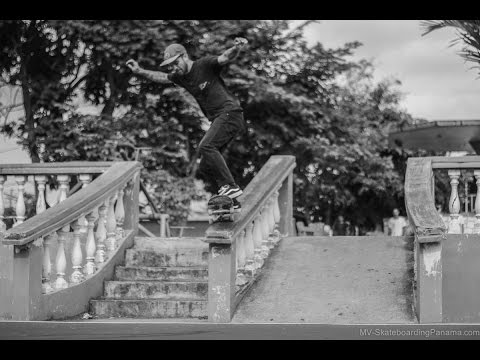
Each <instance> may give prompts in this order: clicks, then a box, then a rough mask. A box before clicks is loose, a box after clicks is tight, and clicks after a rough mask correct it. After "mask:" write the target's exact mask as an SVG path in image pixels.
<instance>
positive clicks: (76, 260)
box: [70, 220, 85, 284]
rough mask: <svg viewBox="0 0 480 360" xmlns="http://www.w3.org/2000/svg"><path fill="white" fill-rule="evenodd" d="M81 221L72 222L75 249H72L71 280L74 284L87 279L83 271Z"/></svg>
mask: <svg viewBox="0 0 480 360" xmlns="http://www.w3.org/2000/svg"><path fill="white" fill-rule="evenodd" d="M80 227H81V225H80V223H79V222H78V220H76V221H74V222H73V223H72V228H73V249H72V268H73V272H72V275H70V282H71V283H72V284H78V283H80V282H82V281H84V280H85V276H84V275H83V273H82V261H83V254H82V248H81V246H80Z"/></svg>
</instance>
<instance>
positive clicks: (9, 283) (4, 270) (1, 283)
mask: <svg viewBox="0 0 480 360" xmlns="http://www.w3.org/2000/svg"><path fill="white" fill-rule="evenodd" d="M12 287H13V245H2V244H0V309H2V310H1V311H0V319H10V315H8V314H9V312H10V310H9V309H10V305H11V303H12V291H11V289H12Z"/></svg>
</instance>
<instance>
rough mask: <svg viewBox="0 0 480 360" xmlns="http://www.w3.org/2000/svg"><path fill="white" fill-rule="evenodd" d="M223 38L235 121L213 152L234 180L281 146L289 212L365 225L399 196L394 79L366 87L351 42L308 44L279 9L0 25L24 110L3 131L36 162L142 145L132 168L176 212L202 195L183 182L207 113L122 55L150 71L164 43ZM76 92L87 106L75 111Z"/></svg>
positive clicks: (199, 43)
mask: <svg viewBox="0 0 480 360" xmlns="http://www.w3.org/2000/svg"><path fill="white" fill-rule="evenodd" d="M307 23H308V22H307ZM6 34H8V35H6ZM236 37H245V38H247V39H248V40H249V46H248V49H247V50H246V51H244V52H242V53H241V55H240V56H239V57H238V58H237V59H236V61H235V62H234V63H233V64H231V65H229V66H227V67H226V68H225V69H224V71H223V73H222V76H223V77H224V79H225V82H226V84H227V86H228V88H229V89H230V90H231V91H232V92H233V93H234V94H235V95H236V96H237V97H238V98H239V100H240V102H241V105H242V107H243V109H244V117H245V120H246V123H247V128H248V131H247V134H245V135H243V136H239V137H238V138H237V139H235V141H234V142H233V143H232V144H231V145H230V146H229V148H228V149H227V150H226V151H225V157H226V161H227V163H228V164H229V166H230V168H231V170H232V173H233V175H234V178H235V179H236V180H237V182H238V183H239V184H240V185H241V186H246V185H247V184H248V182H249V181H250V180H251V179H252V178H253V176H255V174H256V173H257V172H258V171H259V170H260V168H261V167H262V166H263V164H264V163H265V162H266V161H267V160H268V158H269V157H270V156H271V155H275V154H292V155H295V156H296V158H297V167H296V169H295V185H296V186H295V207H296V210H298V211H303V212H306V213H308V214H309V215H312V216H314V217H319V216H323V217H326V218H327V219H326V220H327V221H328V222H330V223H331V222H332V221H333V218H334V217H335V216H336V215H337V214H340V213H343V214H344V215H345V216H346V218H347V219H349V220H351V221H352V222H355V223H356V224H359V225H362V226H364V227H365V228H367V227H373V226H374V223H375V222H378V221H379V219H381V217H382V216H385V215H386V212H388V213H389V212H390V211H391V207H394V206H397V207H401V206H402V204H403V202H402V199H403V198H402V196H403V195H402V193H403V181H402V179H403V173H401V171H399V169H400V170H401V168H402V166H404V164H405V159H406V155H405V153H402V152H400V153H398V151H397V150H395V151H397V153H395V151H394V150H391V149H390V150H389V149H388V146H387V134H388V131H389V129H391V128H392V127H397V126H402V125H404V124H407V123H409V122H411V118H410V116H409V115H408V114H406V113H405V112H403V111H401V110H400V109H399V101H400V99H401V93H400V92H399V91H398V89H397V88H398V86H399V85H400V84H399V82H396V81H393V80H386V81H384V82H381V83H379V84H375V83H374V82H373V80H372V71H373V68H372V65H371V64H369V63H368V62H365V61H361V62H353V61H349V60H348V57H349V56H350V55H352V54H353V53H354V51H355V49H357V48H358V47H359V46H361V44H360V43H358V42H353V43H347V44H345V45H344V46H342V47H340V48H338V49H326V48H324V47H323V46H322V44H320V43H317V44H315V45H314V46H309V45H308V44H307V42H306V40H305V39H304V36H303V26H299V27H298V28H296V29H293V30H292V29H290V23H289V21H286V20H141V21H140V20H124V21H118V20H101V21H98V20H95V21H91V20H74V21H64V20H41V21H33V20H32V21H30V20H29V21H20V20H19V21H5V22H2V23H0V45H1V46H3V47H4V48H8V49H10V50H8V54H7V55H6V56H5V57H3V58H2V59H1V60H0V69H1V71H2V74H3V77H4V78H5V80H6V81H7V82H9V83H10V84H15V85H18V86H21V87H22V89H23V90H24V101H25V109H26V118H25V119H24V121H23V122H22V121H20V122H19V123H13V124H10V125H8V127H4V128H3V129H2V131H3V132H4V133H7V134H10V135H12V136H16V137H18V138H19V139H21V141H22V143H23V144H24V145H25V147H26V148H28V149H29V151H30V153H31V156H32V160H34V161H37V160H38V156H36V150H35V149H36V146H37V145H38V139H40V138H41V139H42V141H44V142H45V144H46V146H45V150H46V153H45V159H46V161H68V160H91V161H97V160H113V159H121V158H124V157H127V158H131V157H132V154H133V152H134V147H151V148H152V151H151V153H150V154H146V155H143V156H142V158H141V160H142V163H143V164H144V167H145V173H144V178H145V179H146V180H147V182H148V183H149V186H150V187H151V188H153V189H155V192H154V196H155V197H156V198H157V199H158V201H159V204H160V205H161V208H162V209H163V210H165V211H167V212H169V213H170V214H171V215H172V216H173V217H174V218H175V219H176V221H177V222H181V221H182V220H184V219H185V217H186V212H187V208H188V203H189V201H190V199H193V198H198V197H201V196H205V194H199V193H197V190H195V187H194V186H193V179H194V175H195V171H194V169H195V164H196V163H197V160H198V159H197V157H198V156H197V153H196V150H197V148H198V144H199V142H200V140H201V138H202V136H203V134H204V129H205V125H207V126H208V122H207V121H206V119H205V117H204V116H203V114H202V113H201V111H200V109H199V108H198V105H197V104H196V103H195V101H194V100H193V99H192V97H191V96H190V95H189V94H187V93H186V92H185V91H184V90H182V89H180V88H178V87H176V86H175V85H173V84H170V85H160V84H156V83H152V82H150V81H146V80H143V79H137V78H135V77H133V76H132V74H131V73H130V71H129V70H128V68H127V67H126V66H125V61H126V60H127V59H129V58H134V59H136V60H137V61H138V62H139V63H140V65H141V66H142V67H144V68H147V69H149V70H156V69H158V66H159V64H160V62H161V61H162V59H163V49H164V48H165V47H166V46H167V45H168V44H170V43H172V42H179V43H182V44H184V45H185V47H186V48H187V50H188V52H189V54H190V56H191V58H192V59H193V60H195V59H198V58H199V57H201V56H204V55H207V54H220V53H221V52H222V51H223V50H225V49H226V48H228V47H229V46H231V45H232V44H233V40H234V39H235V38H236ZM32 54H33V55H32ZM32 56H34V57H35V59H36V60H35V62H33V60H32ZM34 64H36V65H35V66H34ZM40 66H43V67H42V68H40ZM25 94H26V96H25ZM78 96H81V97H83V98H84V101H86V102H87V103H88V104H92V105H95V106H98V107H100V108H101V111H100V114H99V115H95V116H88V115H81V114H80V113H79V112H77V111H75V108H74V104H75V102H74V100H75V99H76V98H77V97H78ZM27 108H28V109H30V110H28V111H27ZM197 175H198V176H200V174H197ZM207 190H212V188H211V187H209V186H208V184H207Z"/></svg>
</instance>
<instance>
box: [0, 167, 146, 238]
mask: <svg viewBox="0 0 480 360" xmlns="http://www.w3.org/2000/svg"><path fill="white" fill-rule="evenodd" d="M105 164H106V163H103V165H102V166H105ZM110 164H112V165H111V166H110V167H109V168H108V169H107V170H106V171H105V172H104V173H103V174H102V175H100V176H99V177H98V178H97V179H95V180H94V181H93V182H92V183H91V184H90V185H89V186H88V187H86V188H83V189H81V190H80V191H78V192H76V193H75V194H73V195H72V196H71V197H69V198H67V199H65V200H64V201H62V202H61V203H59V204H57V205H55V206H53V207H51V208H49V209H47V210H46V211H44V212H42V213H41V214H38V215H36V216H34V217H33V218H31V219H28V220H27V221H25V222H23V223H21V224H19V225H18V226H16V227H14V228H11V229H10V230H8V231H6V232H5V235H4V239H3V240H2V242H3V244H4V245H16V246H21V245H25V244H28V243H30V242H32V241H34V240H36V239H37V238H39V237H41V236H43V235H46V234H49V233H51V232H53V231H55V230H57V229H59V228H61V227H62V226H65V225H67V224H70V223H71V222H72V221H74V220H76V219H78V218H79V217H80V216H81V215H82V214H83V213H85V212H88V211H90V210H91V209H92V207H95V206H96V205H100V204H101V203H102V202H104V201H105V200H106V199H107V198H109V197H110V196H112V195H113V194H115V192H116V191H117V190H118V188H119V187H121V186H122V185H124V184H126V183H127V182H128V181H129V180H130V179H131V176H132V175H133V174H134V173H135V172H136V171H138V170H139V169H140V168H141V167H142V165H141V164H140V163H139V162H137V161H128V162H112V163H110ZM42 165H43V164H42ZM45 165H47V164H45ZM102 166H99V167H96V166H93V167H90V169H93V168H98V169H100V168H102ZM69 167H70V166H67V167H65V166H63V167H62V166H58V167H57V168H56V173H58V169H62V170H64V169H66V168H69ZM90 169H89V172H91V171H90ZM72 171H73V168H72ZM42 173H43V174H44V173H45V172H42ZM77 173H78V172H77Z"/></svg>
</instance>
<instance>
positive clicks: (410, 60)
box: [295, 20, 480, 121]
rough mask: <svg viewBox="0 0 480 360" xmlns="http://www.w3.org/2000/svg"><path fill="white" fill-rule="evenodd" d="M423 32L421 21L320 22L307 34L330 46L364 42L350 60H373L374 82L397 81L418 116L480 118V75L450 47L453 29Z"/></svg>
mask: <svg viewBox="0 0 480 360" xmlns="http://www.w3.org/2000/svg"><path fill="white" fill-rule="evenodd" d="M301 22H302V20H298V23H301ZM295 24H297V23H295ZM422 32H423V30H422V28H421V27H420V21H419V20H319V23H314V24H310V25H309V26H307V27H306V28H305V37H306V39H307V40H308V42H309V44H312V45H313V44H314V43H316V42H320V43H322V44H323V45H324V46H325V47H327V48H336V47H339V46H342V45H343V44H344V43H346V42H351V41H360V42H361V43H362V44H363V46H361V47H360V48H358V49H357V50H356V52H355V55H354V56H353V58H352V59H361V58H365V59H369V60H373V64H374V65H375V69H376V70H375V73H374V74H375V80H380V79H382V78H385V77H395V78H397V79H399V80H400V81H401V82H402V85H401V86H400V90H401V91H402V92H403V93H405V98H404V100H403V102H402V107H403V108H404V109H405V110H406V111H407V112H408V113H410V114H411V115H412V116H413V117H415V118H423V119H426V120H430V121H432V120H478V119H480V78H479V76H480V74H479V71H478V69H470V68H471V67H472V65H473V64H472V63H468V62H465V60H464V59H463V58H462V57H460V55H458V52H459V51H460V50H461V46H459V45H456V46H453V47H450V41H451V40H453V39H455V37H456V36H455V30H453V29H449V28H447V29H441V30H436V31H434V32H432V33H430V34H428V35H425V36H422Z"/></svg>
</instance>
